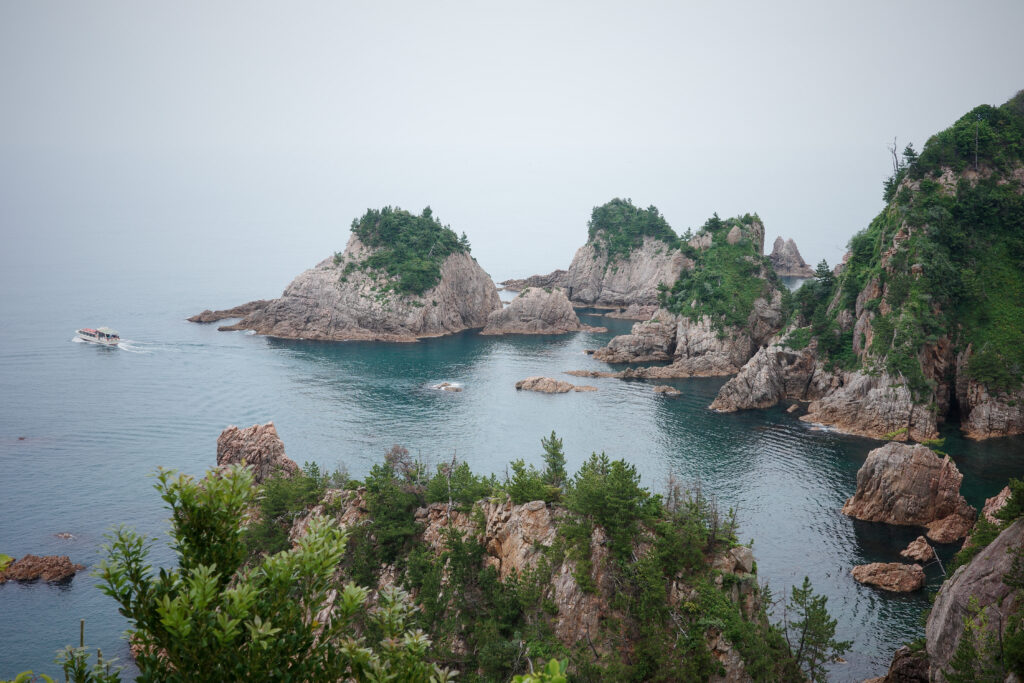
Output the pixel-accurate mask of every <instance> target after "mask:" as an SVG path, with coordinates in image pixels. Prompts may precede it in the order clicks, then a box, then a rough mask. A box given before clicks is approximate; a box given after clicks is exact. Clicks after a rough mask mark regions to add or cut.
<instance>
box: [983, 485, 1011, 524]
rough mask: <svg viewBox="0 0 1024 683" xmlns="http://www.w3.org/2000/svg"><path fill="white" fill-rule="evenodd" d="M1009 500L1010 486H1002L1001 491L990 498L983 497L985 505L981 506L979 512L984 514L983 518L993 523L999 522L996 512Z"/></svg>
mask: <svg viewBox="0 0 1024 683" xmlns="http://www.w3.org/2000/svg"><path fill="white" fill-rule="evenodd" d="M1009 501H1010V487H1009V486H1004V487H1003V490H1002V491H1000V492H999V493H997V494H996V495H994V496H992V497H991V498H986V499H985V505H984V506H983V507H982V508H981V514H983V515H985V518H986V519H988V521H990V522H992V523H993V524H999V520H998V519H996V513H997V512H999V511H1000V510H1002V509H1003V508H1004V507H1006V504H1007V503H1008V502H1009Z"/></svg>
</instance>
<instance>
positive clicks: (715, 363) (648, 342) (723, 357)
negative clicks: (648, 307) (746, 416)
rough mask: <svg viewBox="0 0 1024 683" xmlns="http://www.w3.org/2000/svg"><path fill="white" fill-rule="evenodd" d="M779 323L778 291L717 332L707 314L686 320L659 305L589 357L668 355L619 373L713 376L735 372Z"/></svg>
mask: <svg viewBox="0 0 1024 683" xmlns="http://www.w3.org/2000/svg"><path fill="white" fill-rule="evenodd" d="M781 324H782V293H781V292H780V291H778V290H773V291H772V294H771V298H770V299H764V298H760V299H757V300H756V301H755V302H754V307H753V310H752V311H751V313H750V316H749V317H748V319H747V325H746V327H744V328H742V329H737V328H730V329H729V330H727V331H726V333H725V334H722V333H720V332H719V330H718V329H717V328H716V326H715V325H714V324H713V323H712V321H711V319H710V318H708V317H707V316H703V317H701V318H700V319H699V320H691V319H690V318H688V317H686V316H677V315H672V314H671V313H668V312H667V311H664V310H659V311H658V312H657V313H655V314H654V316H653V317H652V318H651V319H650V320H647V321H644V322H641V323H637V324H635V325H633V330H632V332H631V333H630V334H624V335H619V336H618V337H615V338H614V339H612V340H611V341H610V342H609V343H608V346H606V347H605V348H603V349H598V350H597V351H596V352H595V353H594V358H596V359H597V360H602V361H605V362H607V363H639V362H644V361H664V360H670V361H671V363H670V364H669V365H664V366H653V367H643V368H631V369H630V370H628V371H624V372H622V373H619V375H618V376H620V377H635V378H647V379H659V378H661V379H670V378H677V377H717V376H721V375H731V374H733V373H736V372H739V370H740V368H741V367H742V366H743V365H744V364H745V363H746V362H747V361H748V360H749V359H750V357H751V356H753V355H754V354H755V352H756V351H757V349H758V348H759V347H760V346H761V344H763V343H765V342H766V341H767V340H768V339H769V338H770V337H771V336H772V335H774V334H775V333H776V332H777V331H778V329H779V327H780V326H781Z"/></svg>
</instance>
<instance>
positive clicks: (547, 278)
mask: <svg viewBox="0 0 1024 683" xmlns="http://www.w3.org/2000/svg"><path fill="white" fill-rule="evenodd" d="M567 274H568V273H567V271H564V270H555V271H552V272H550V273H548V274H547V275H531V276H530V277H527V278H523V279H521V280H515V279H513V280H505V281H504V282H499V283H498V284H500V285H501V286H502V287H504V288H505V289H507V290H508V291H510V292H521V291H523V290H524V289H532V288H533V287H540V288H541V289H544V288H546V287H564V286H565V278H566V275H567Z"/></svg>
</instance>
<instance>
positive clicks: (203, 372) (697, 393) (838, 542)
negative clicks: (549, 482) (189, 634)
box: [0, 238, 1024, 681]
mask: <svg viewBox="0 0 1024 683" xmlns="http://www.w3.org/2000/svg"><path fill="white" fill-rule="evenodd" d="M339 243H340V244H344V240H343V238H342V239H341V240H339ZM83 244H84V242H83ZM306 247H308V245H306ZM306 247H303V248H306ZM242 251H243V253H240V254H239V253H236V254H234V255H232V256H228V257H225V258H223V261H222V263H221V264H220V265H218V264H214V263H212V262H211V261H210V259H208V258H207V259H206V260H204V259H203V258H202V257H201V256H196V258H190V257H189V254H188V251H187V250H185V249H182V250H178V251H176V252H174V253H170V254H160V253H149V254H146V255H145V257H140V258H136V259H131V260H127V259H126V260H118V259H115V258H113V257H111V256H105V253H106V252H105V251H104V250H103V249H98V248H92V249H87V250H84V251H83V253H82V255H81V257H79V256H78V255H76V254H74V253H71V254H64V255H63V256H61V257H60V258H57V259H55V258H54V257H53V256H52V255H51V254H49V253H48V252H47V251H46V250H37V251H34V252H26V253H25V254H13V255H12V254H11V253H8V254H7V255H6V256H5V257H4V258H3V259H2V260H3V266H4V267H3V268H2V269H0V287H2V292H3V296H2V298H0V553H4V554H7V555H11V556H14V557H20V556H22V555H25V554H28V553H33V554H37V555H50V554H57V555H67V556H69V557H70V558H71V560H72V561H74V562H78V563H81V564H84V565H86V567H87V570H86V571H84V572H81V573H79V574H78V575H77V576H76V577H75V578H74V579H73V580H72V581H71V582H69V583H67V584H64V585H50V584H46V583H35V584H18V583H12V582H8V583H6V584H4V585H0V678H7V677H13V676H14V675H16V674H17V673H19V672H21V671H24V670H29V669H31V670H34V671H35V672H37V673H38V672H43V673H48V674H50V675H55V674H56V673H57V672H58V668H57V666H56V665H55V664H54V656H55V654H56V652H57V651H58V650H60V649H61V648H63V647H64V646H66V645H69V644H73V645H77V643H78V638H79V626H80V623H81V621H82V620H84V623H85V627H84V628H85V642H86V645H87V646H88V647H90V648H99V649H101V650H102V652H103V656H104V657H105V658H109V657H117V658H119V660H120V662H121V663H122V664H126V665H127V666H128V668H127V669H126V674H127V675H128V676H129V677H130V676H131V675H132V673H133V672H134V668H133V667H132V665H131V658H130V655H129V652H128V647H127V644H126V641H125V639H124V631H125V630H126V629H127V628H128V623H127V621H126V620H125V618H124V617H122V616H121V615H120V614H119V613H118V610H117V606H116V605H115V604H114V601H113V600H112V599H111V598H108V597H107V596H105V595H104V594H103V593H102V592H101V591H100V589H99V588H98V587H97V580H96V579H95V578H94V576H93V574H92V572H93V571H94V570H95V568H96V565H97V563H98V562H99V561H100V560H101V559H102V557H103V555H104V551H103V545H104V543H105V535H106V534H108V533H110V531H111V530H112V529H114V528H116V527H117V526H118V525H127V526H130V527H134V528H135V529H137V530H138V531H139V532H141V533H143V534H145V535H147V536H150V537H152V538H154V539H155V541H154V545H153V552H152V561H153V564H154V565H156V566H159V565H167V564H169V563H171V562H173V555H172V553H171V551H170V550H169V547H168V536H167V530H168V524H167V511H166V510H165V509H164V507H163V505H162V501H161V500H160V498H159V496H158V494H157V493H156V491H155V490H154V488H153V484H154V479H153V474H154V472H155V471H156V470H157V468H160V467H163V468H170V469H175V470H179V471H182V472H186V473H189V474H193V475H197V476H200V475H202V474H203V473H204V472H205V471H206V470H208V469H209V468H211V467H212V466H214V464H215V454H216V440H217V436H218V435H219V434H220V433H221V431H222V430H223V429H224V428H226V427H227V426H229V425H238V426H242V427H245V426H249V425H252V424H256V423H266V422H271V421H272V422H273V423H274V424H275V425H276V427H277V430H278V433H279V434H280V436H281V439H282V440H283V441H284V444H285V448H286V451H287V453H288V455H289V457H291V458H292V459H293V460H295V461H296V462H298V463H300V464H302V463H305V462H315V463H318V464H319V465H320V467H321V468H324V469H327V470H333V469H335V468H343V469H345V470H347V471H348V472H349V473H350V474H351V475H352V476H355V477H360V476H362V475H364V474H366V473H367V472H368V470H369V468H370V467H371V466H372V465H373V464H374V463H376V462H378V461H380V459H381V458H382V456H383V455H384V453H385V452H386V451H387V450H388V449H389V448H390V447H391V446H392V445H394V444H400V445H402V446H405V447H406V448H408V449H409V451H410V452H411V453H412V454H414V455H415V456H416V457H417V458H420V459H422V460H424V461H427V462H428V463H439V462H447V461H449V460H451V458H452V457H453V456H454V457H457V458H458V459H460V460H464V461H466V462H468V463H469V464H470V465H471V466H472V468H473V470H474V471H476V472H480V473H494V474H496V475H498V476H499V477H502V476H504V474H505V473H506V471H507V468H508V464H509V462H510V461H512V460H513V459H516V458H523V459H525V460H526V461H527V462H532V463H537V464H540V463H541V454H542V452H543V451H542V449H541V443H540V439H541V437H543V436H545V435H548V434H550V433H551V431H552V430H554V431H555V432H556V433H557V434H558V435H559V436H560V437H561V438H562V439H563V440H564V445H565V451H566V457H567V460H568V467H569V469H570V471H572V470H574V469H575V468H576V467H578V466H579V464H580V463H582V462H583V460H584V459H585V458H587V457H588V456H589V455H590V454H591V453H593V452H604V453H606V454H608V455H609V456H610V457H612V458H624V459H626V460H628V461H629V462H631V463H633V464H634V465H635V466H636V467H637V469H638V470H639V472H640V473H641V475H642V477H643V481H644V484H645V485H646V486H647V487H649V488H650V489H651V490H652V491H654V492H659V491H663V490H664V489H665V487H666V483H667V481H668V479H669V477H674V478H675V479H677V480H680V481H682V482H684V483H686V484H687V485H688V486H691V487H694V488H695V487H697V486H699V487H700V488H701V490H702V491H703V492H704V493H705V494H706V495H710V496H713V497H714V499H715V500H716V502H717V504H718V505H719V506H720V507H721V508H722V509H723V510H728V509H732V510H734V511H735V512H736V515H737V517H738V519H739V536H740V539H741V540H742V541H743V542H744V543H746V542H751V543H752V544H753V550H754V554H755V557H756V560H757V570H758V576H759V577H760V580H761V581H762V582H765V583H767V584H768V585H769V586H770V587H771V589H772V591H773V592H774V594H775V595H776V596H777V597H781V596H783V595H786V594H787V593H788V592H789V590H790V588H791V587H792V586H793V585H797V584H800V583H801V582H802V580H803V578H804V577H805V576H807V577H810V579H811V582H812V583H813V585H814V588H815V590H816V591H818V592H819V593H821V594H824V595H826V596H827V597H828V604H827V606H828V609H829V611H830V612H831V613H832V614H833V615H834V616H835V618H836V619H837V620H838V628H837V636H838V637H839V638H841V639H845V640H851V641H853V647H852V649H851V650H850V652H849V653H848V654H847V655H846V656H845V657H844V659H845V661H843V662H840V663H836V664H834V665H833V666H832V667H831V669H830V679H831V680H835V681H860V680H863V679H864V678H867V677H869V676H877V675H881V674H883V673H884V671H885V670H886V667H887V666H888V662H889V659H890V657H891V655H892V652H893V651H894V650H895V649H896V648H897V647H899V646H900V645H901V644H903V643H906V642H908V641H912V640H914V639H915V638H918V637H920V636H921V635H922V634H923V620H922V614H923V612H924V610H926V609H927V608H928V606H929V595H930V593H932V592H934V591H935V590H936V589H937V588H938V586H939V584H940V582H941V580H942V569H941V568H940V566H939V565H937V564H933V565H930V566H928V567H927V569H926V572H927V575H928V586H927V590H924V591H919V592H916V593H912V594H909V595H890V594H885V593H882V592H879V591H877V590H874V589H872V588H868V587H865V586H861V585H859V584H857V583H856V582H855V581H854V580H853V579H852V578H851V576H850V569H851V568H852V567H853V566H854V565H857V564H862V563H866V562H876V561H896V560H898V559H899V555H898V553H899V551H900V550H901V549H902V548H904V547H905V546H906V545H907V543H909V542H910V541H911V540H913V539H914V538H915V537H916V536H917V535H918V534H919V530H917V529H912V528H902V527H892V526H886V525H883V524H870V523H862V522H857V521H854V520H852V519H850V518H848V517H845V516H844V515H842V514H841V512H840V509H841V507H842V505H843V502H844V501H845V500H846V499H847V498H848V497H849V496H851V495H852V494H853V492H854V490H855V487H856V476H857V470H858V468H860V466H861V464H862V463H863V462H864V460H865V458H866V456H867V454H868V452H869V451H870V450H871V449H872V448H875V447H877V446H879V445H880V442H877V441H873V440H870V439H864V438H858V437H853V436H846V435H843V434H839V433H837V432H835V431H832V430H829V429H827V428H822V427H817V426H814V425H810V424H807V423H804V422H801V421H800V420H799V419H797V417H796V416H794V415H793V414H790V413H787V411H786V408H787V407H788V405H780V406H778V407H775V408H771V409H768V410H756V411H747V412H741V413H736V414H730V415H722V414H717V413H714V412H712V411H710V410H708V405H709V404H710V403H711V401H712V400H713V398H714V397H715V394H716V392H717V391H718V389H719V387H720V386H721V385H722V383H723V382H724V381H725V378H711V379H686V380H675V381H667V382H662V381H659V382H658V383H664V384H670V385H672V386H674V387H676V388H677V389H679V391H680V392H681V395H680V396H679V397H677V398H668V397H665V396H663V395H660V394H656V393H655V392H654V391H653V387H654V385H655V383H654V382H648V381H642V380H637V381H623V380H617V379H580V378H572V377H569V376H566V375H564V374H563V373H564V372H565V371H567V370H573V369H606V368H607V366H605V365H604V364H602V363H600V362H598V361H595V360H593V359H592V358H591V357H590V356H589V355H587V354H585V353H584V351H585V350H586V349H594V348H597V347H600V346H601V345H603V344H605V343H606V342H607V341H608V340H609V339H611V338H612V336H614V335H616V334H622V333H625V332H628V331H629V329H630V326H631V324H632V323H631V322H629V321H621V320H614V319H608V318H605V317H602V316H599V315H596V314H595V313H598V312H595V311H589V312H588V311H583V312H582V313H583V315H582V316H581V317H582V319H583V321H584V322H586V323H588V324H590V325H602V326H606V327H607V328H608V332H606V333H593V332H580V333H576V334H568V335H563V336H535V337H520V336H510V337H483V336H480V335H479V334H477V333H476V332H464V333H461V334H456V335H452V336H448V337H442V338H437V339H429V340H424V341H421V342H419V343H413V344H384V343H363V342H350V343H324V342H311V341H286V340H279V339H269V338H266V337H261V336H257V335H253V334H248V333H245V332H218V331H217V329H216V325H200V324H193V323H189V322H186V320H185V318H186V317H187V316H189V315H192V314H194V313H197V312H199V311H200V310H202V309H204V308H220V307H228V306H232V305H235V304H238V303H242V302H244V301H247V300H250V299H256V298H265V297H273V296H277V295H278V294H279V293H280V291H281V290H282V289H283V287H284V285H285V284H287V281H288V280H289V279H290V277H291V276H292V275H294V274H296V273H297V272H298V270H300V269H297V268H291V267H289V270H288V272H287V273H285V272H282V270H281V268H280V267H278V268H277V269H273V268H270V269H269V270H271V271H273V272H271V273H269V274H267V273H264V272H263V270H262V269H261V265H265V264H266V261H264V262H255V263H243V262H242V261H244V260H245V259H244V256H245V254H244V250H242ZM86 252H87V253H86ZM284 252H287V248H283V251H282V253H284ZM295 253H296V252H295V251H294V250H293V251H292V252H288V254H289V255H290V258H292V260H295V259H294V256H295ZM322 255H323V254H317V255H316V256H315V257H312V256H311V257H310V258H308V260H306V261H305V263H306V264H307V265H308V266H312V265H313V264H314V263H315V262H316V261H317V260H319V258H320V257H321V256H322ZM279 265H280V264H279ZM506 271H507V272H505V273H499V275H502V276H504V277H510V276H513V275H518V276H522V275H526V274H527V273H524V272H522V271H519V270H514V269H513V268H511V267H508V268H506ZM504 294H505V296H506V297H507V296H509V294H508V293H504ZM100 325H108V326H111V327H114V328H115V329H118V330H119V331H120V332H121V335H122V337H123V342H122V343H121V345H120V346H119V347H118V348H113V349H111V348H102V347H97V346H95V345H91V344H86V343H81V342H76V341H75V340H74V332H75V330H76V328H78V327H85V326H89V327H95V326H100ZM531 375H547V376H550V377H555V378H561V379H568V380H570V381H573V382H575V383H586V384H591V385H593V386H596V387H597V389H598V390H597V391H596V392H591V393H569V394H563V395H545V394H537V393H529V392H518V391H516V389H515V383H516V381H518V380H520V379H523V378H525V377H529V376H531ZM440 382H456V383H459V384H461V385H462V389H463V390H462V391H461V392H458V393H454V392H444V391H438V390H436V389H433V388H432V386H433V385H435V384H438V383H440ZM945 436H946V439H947V441H946V445H945V450H946V451H948V452H949V453H950V455H951V456H952V457H953V459H954V461H955V462H956V464H957V466H958V467H959V469H960V471H961V472H963V474H964V484H963V488H962V492H963V494H964V495H965V496H966V497H967V499H968V501H969V502H970V503H971V504H973V505H976V506H980V505H981V504H982V503H983V502H984V500H985V498H986V497H988V496H992V495H994V494H995V493H997V492H998V491H999V490H1000V489H1001V488H1002V487H1003V486H1004V485H1005V484H1006V482H1007V479H1008V478H1009V477H1011V476H1017V477H1020V476H1022V475H1024V448H1022V446H1024V441H1022V440H1021V439H1019V438H1003V439H993V440H989V441H982V442H974V441H969V440H965V439H963V438H961V437H960V436H959V434H958V432H957V431H956V428H955V426H951V427H950V428H949V429H947V432H946V434H945ZM58 534H70V538H61V537H58ZM955 550H956V547H955V546H948V547H942V548H940V551H941V552H940V554H941V557H942V559H943V560H944V561H946V562H948V560H949V559H950V557H951V555H952V554H953V553H954V552H955Z"/></svg>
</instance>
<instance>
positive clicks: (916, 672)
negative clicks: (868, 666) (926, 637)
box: [864, 646, 928, 683]
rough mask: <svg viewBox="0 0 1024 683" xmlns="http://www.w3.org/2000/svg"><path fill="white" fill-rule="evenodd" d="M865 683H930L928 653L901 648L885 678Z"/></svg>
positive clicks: (893, 657)
mask: <svg viewBox="0 0 1024 683" xmlns="http://www.w3.org/2000/svg"><path fill="white" fill-rule="evenodd" d="M864 683H928V653H927V652H925V651H923V650H919V651H917V652H915V651H912V650H911V649H910V648H909V647H906V646H904V647H901V648H900V649H898V650H896V652H895V653H894V654H893V656H892V662H891V663H890V664H889V671H888V672H887V673H886V675H885V676H881V677H879V678H872V679H869V680H867V681H864Z"/></svg>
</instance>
